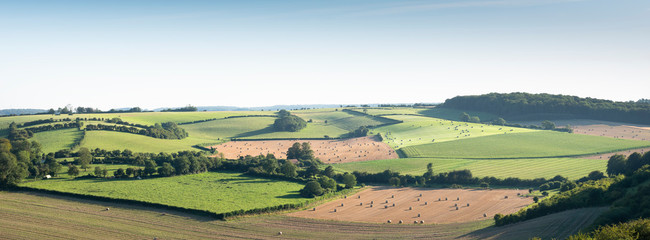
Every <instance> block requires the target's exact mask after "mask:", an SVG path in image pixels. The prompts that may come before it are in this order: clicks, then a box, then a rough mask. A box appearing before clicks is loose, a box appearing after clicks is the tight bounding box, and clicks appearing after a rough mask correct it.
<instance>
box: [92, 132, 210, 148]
mask: <svg viewBox="0 0 650 240" xmlns="http://www.w3.org/2000/svg"><path fill="white" fill-rule="evenodd" d="M204 142H205V140H202V139H196V138H193V137H191V136H190V137H188V138H185V139H180V140H179V139H160V138H152V137H148V136H144V135H138V134H131V133H123V132H112V131H88V132H86V138H85V140H84V143H83V144H82V145H81V146H82V147H87V148H88V149H95V148H101V149H107V150H115V149H119V150H124V149H129V150H131V151H134V152H152V153H159V152H178V151H183V150H196V149H195V148H192V146H193V145H195V144H200V143H204Z"/></svg>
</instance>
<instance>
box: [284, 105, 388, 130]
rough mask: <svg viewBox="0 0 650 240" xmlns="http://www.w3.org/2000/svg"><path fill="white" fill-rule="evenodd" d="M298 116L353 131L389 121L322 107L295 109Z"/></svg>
mask: <svg viewBox="0 0 650 240" xmlns="http://www.w3.org/2000/svg"><path fill="white" fill-rule="evenodd" d="M293 113H294V114H295V115H296V116H298V117H301V118H303V119H305V121H309V120H312V122H313V123H322V124H325V121H327V124H329V125H334V126H336V127H338V128H340V129H344V130H346V131H353V130H355V129H357V128H359V127H361V126H373V125H379V124H384V123H387V121H385V120H383V119H379V118H373V117H368V116H363V115H357V114H351V113H347V112H344V111H335V110H333V109H322V110H321V111H294V112H293Z"/></svg>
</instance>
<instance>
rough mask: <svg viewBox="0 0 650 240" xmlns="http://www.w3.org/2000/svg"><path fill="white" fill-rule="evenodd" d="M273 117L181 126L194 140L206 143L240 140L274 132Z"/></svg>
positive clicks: (230, 119)
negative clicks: (220, 140)
mask: <svg viewBox="0 0 650 240" xmlns="http://www.w3.org/2000/svg"><path fill="white" fill-rule="evenodd" d="M275 119H276V118H272V117H245V118H228V119H218V120H214V121H209V122H202V123H195V124H188V125H181V127H182V128H184V129H185V130H186V131H187V132H188V133H189V135H190V137H192V138H197V139H203V140H205V141H216V140H217V139H227V138H240V137H246V136H253V135H259V134H264V133H270V132H273V130H272V129H271V127H272V125H273V121H275Z"/></svg>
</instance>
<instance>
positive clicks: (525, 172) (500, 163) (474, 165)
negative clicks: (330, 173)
mask: <svg viewBox="0 0 650 240" xmlns="http://www.w3.org/2000/svg"><path fill="white" fill-rule="evenodd" d="M429 163H432V164H433V171H434V173H441V172H449V171H453V170H463V169H469V170H471V171H472V174H473V175H474V176H477V177H497V178H507V177H517V178H521V179H534V178H542V177H543V178H547V179H548V178H552V177H554V176H556V175H558V174H559V175H562V176H564V177H568V178H569V179H572V180H576V179H579V178H581V177H584V176H586V175H587V174H589V173H590V172H592V171H601V172H605V170H606V169H607V159H581V158H533V159H498V160H497V159H441V158H399V159H388V160H377V161H367V162H352V163H342V164H334V165H332V166H334V169H336V170H338V171H340V172H353V171H360V172H364V171H365V172H371V173H377V172H383V171H384V170H387V169H390V170H391V171H397V172H399V173H402V174H411V175H422V174H423V173H425V172H426V171H427V164H429Z"/></svg>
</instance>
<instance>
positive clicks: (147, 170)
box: [144, 160, 157, 176]
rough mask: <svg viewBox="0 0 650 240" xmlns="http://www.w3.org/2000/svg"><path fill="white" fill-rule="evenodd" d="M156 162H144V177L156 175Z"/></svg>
mask: <svg viewBox="0 0 650 240" xmlns="http://www.w3.org/2000/svg"><path fill="white" fill-rule="evenodd" d="M156 167H157V166H156V162H154V161H153V160H147V161H145V162H144V175H145V176H151V175H153V174H154V173H156Z"/></svg>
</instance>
